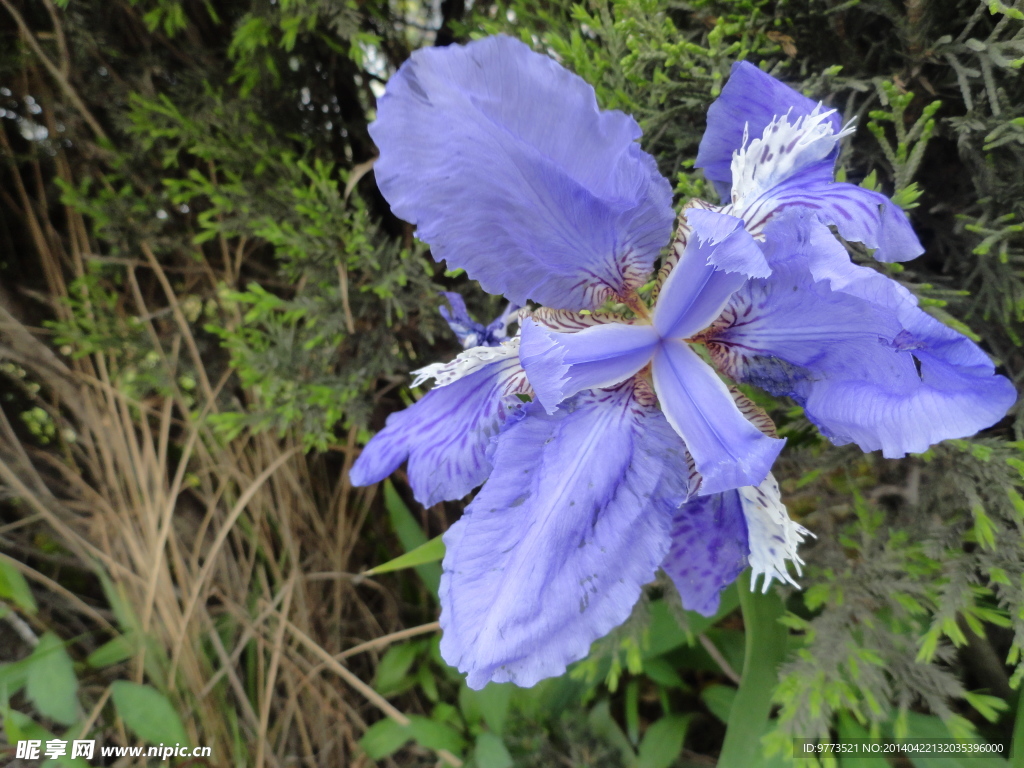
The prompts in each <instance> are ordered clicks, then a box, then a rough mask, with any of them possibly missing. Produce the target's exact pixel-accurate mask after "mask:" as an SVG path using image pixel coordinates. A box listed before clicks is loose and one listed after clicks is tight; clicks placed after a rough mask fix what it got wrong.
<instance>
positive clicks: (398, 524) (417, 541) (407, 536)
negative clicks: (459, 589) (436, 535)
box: [384, 480, 441, 596]
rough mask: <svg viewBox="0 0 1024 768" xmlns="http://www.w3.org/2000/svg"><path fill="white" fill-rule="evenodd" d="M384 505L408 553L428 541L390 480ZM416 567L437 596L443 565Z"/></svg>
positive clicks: (425, 564)
mask: <svg viewBox="0 0 1024 768" xmlns="http://www.w3.org/2000/svg"><path fill="white" fill-rule="evenodd" d="M384 506H385V507H386V508H387V510H388V516H389V517H390V518H391V527H392V528H394V530H395V535H396V536H398V541H399V542H400V543H401V544H402V549H404V550H405V551H406V553H410V552H412V551H414V550H416V549H418V548H419V547H421V546H423V545H424V544H426V543H427V536H426V534H425V533H423V529H422V528H420V524H419V523H418V522H417V521H416V518H415V517H413V516H412V513H411V512H410V511H409V508H408V507H407V506H406V505H405V502H404V501H402V497H401V496H399V495H398V491H396V490H395V486H394V485H393V484H392V483H391V481H390V480H385V481H384ZM414 567H415V568H416V573H417V574H419V577H420V579H422V580H423V583H424V585H425V586H426V587H427V589H428V590H429V591H430V594H432V595H435V596H436V595H437V592H438V590H439V589H440V588H441V566H440V565H438V564H437V563H430V562H427V563H424V564H422V565H417V566H414Z"/></svg>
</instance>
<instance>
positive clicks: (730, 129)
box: [696, 61, 841, 201]
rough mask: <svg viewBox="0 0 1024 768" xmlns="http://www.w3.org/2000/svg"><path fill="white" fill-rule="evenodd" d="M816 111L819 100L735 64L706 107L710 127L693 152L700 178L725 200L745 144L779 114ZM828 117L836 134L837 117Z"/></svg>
mask: <svg viewBox="0 0 1024 768" xmlns="http://www.w3.org/2000/svg"><path fill="white" fill-rule="evenodd" d="M819 109H820V107H819V104H818V102H816V101H814V100H812V99H809V98H807V97H806V96H802V95H801V94H799V93H797V92H796V91H794V90H793V89H792V88H790V87H789V86H788V85H784V84H783V83H781V82H779V81H778V80H776V79H775V78H774V77H772V76H771V75H768V74H766V73H764V72H762V71H761V70H760V69H758V68H757V67H755V66H754V65H753V64H750V63H749V62H746V61H738V62H736V63H735V64H733V65H732V73H731V75H730V77H729V82H727V83H726V84H725V87H724V88H723V89H722V93H721V95H720V96H719V97H718V98H717V99H716V100H715V102H714V103H713V104H712V105H711V107H710V108H709V109H708V127H707V130H706V131H705V132H704V137H703V138H702V139H701V142H700V148H699V149H698V150H697V161H696V166H697V167H698V168H703V169H704V175H705V176H706V177H707V178H708V179H710V180H711V181H712V182H713V183H714V185H715V189H716V190H717V191H718V194H719V196H720V197H721V198H722V200H723V201H726V200H728V199H729V195H730V190H731V187H732V183H733V179H732V156H733V153H734V152H736V151H737V150H739V149H741V148H742V147H743V144H744V141H745V140H747V139H753V138H757V137H759V136H761V134H762V133H763V132H764V129H765V128H766V127H767V126H768V124H769V123H771V122H772V120H773V119H774V118H775V117H777V116H778V115H785V114H787V113H788V114H789V116H790V117H791V118H792V119H796V118H800V117H803V116H805V115H810V114H813V113H814V112H815V110H819ZM827 119H828V121H829V123H830V124H831V125H832V127H833V129H834V132H835V133H838V132H839V128H840V125H841V123H840V118H839V115H838V114H833V115H830V116H829V117H828V118H827ZM837 154H838V148H837V149H835V150H833V152H832V154H831V158H832V163H833V164H834V163H835V157H836V156H837Z"/></svg>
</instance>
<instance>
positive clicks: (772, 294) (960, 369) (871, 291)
mask: <svg viewBox="0 0 1024 768" xmlns="http://www.w3.org/2000/svg"><path fill="white" fill-rule="evenodd" d="M817 226H818V227H821V225H820V224H819V225H817ZM821 229H822V230H823V229H824V227H821ZM824 232H825V233H827V230H824ZM820 236H821V238H822V239H823V238H824V237H825V234H820ZM814 241H815V238H814V237H811V238H807V237H799V238H798V237H794V238H793V246H792V247H793V249H794V252H795V253H796V254H797V256H796V257H794V258H791V259H790V260H789V261H786V262H781V263H780V262H779V261H773V266H774V270H775V271H774V272H773V274H772V276H771V277H770V278H768V279H766V280H752V281H750V283H748V284H747V285H746V286H744V287H743V288H741V289H740V290H739V291H737V292H736V293H735V294H734V295H733V299H732V300H731V302H730V304H729V307H728V308H727V309H726V311H725V313H723V316H722V318H721V319H720V320H719V321H718V322H717V323H716V324H715V328H714V329H713V330H712V331H711V332H710V333H709V334H708V336H707V342H708V349H709V350H710V351H711V354H712V356H713V357H714V359H715V362H716V364H717V365H718V366H719V368H720V370H722V371H724V372H725V373H727V374H728V375H729V376H731V377H732V378H734V379H736V380H737V381H742V382H746V383H751V384H755V385H757V386H759V387H762V388H763V389H766V390H768V391H769V392H771V393H772V394H775V395H788V396H790V397H792V398H794V399H795V400H796V401H797V402H799V403H800V404H802V405H803V406H804V409H805V411H806V413H807V416H808V418H810V419H811V420H812V421H813V422H814V423H815V424H817V425H818V427H819V428H820V429H821V431H822V432H823V433H824V434H825V435H826V436H827V437H829V438H830V439H831V440H832V441H833V442H835V443H836V444H839V445H842V444H845V443H850V442H855V443H857V445H859V446H860V447H861V448H862V449H864V450H865V451H871V450H877V449H881V450H882V454H883V455H884V456H886V457H887V458H899V457H901V456H903V455H905V454H906V453H919V452H921V451H924V450H926V449H927V448H928V447H929V446H930V445H933V444H934V443H937V442H939V441H941V440H945V439H948V438H956V437H967V436H970V435H973V434H975V433H976V432H977V431H978V430H980V429H983V428H985V427H988V426H991V425H992V424H993V423H995V422H996V421H998V420H999V419H1000V418H1002V416H1003V415H1004V414H1005V413H1006V411H1007V409H1008V408H1009V407H1010V406H1011V405H1012V404H1013V402H1014V401H1015V399H1016V392H1015V390H1014V388H1013V385H1012V384H1011V383H1010V382H1009V381H1008V380H1007V379H1005V378H1004V377H1002V376H997V375H995V371H994V367H993V365H992V363H991V361H990V360H989V359H988V357H987V356H986V355H985V354H984V352H982V351H981V349H979V348H978V347H977V346H976V345H975V344H974V343H973V342H971V341H970V340H969V339H967V338H966V337H964V336H963V335H961V334H959V333H957V332H956V331H954V330H952V329H950V328H947V327H946V326H944V325H942V324H941V323H939V322H938V321H937V320H935V319H934V318H931V317H929V316H928V315H926V314H925V313H924V312H923V311H921V310H920V309H919V308H918V307H917V306H916V300H915V299H914V297H913V296H912V295H911V294H910V293H909V291H907V290H906V289H905V288H903V287H902V286H899V285H898V284H897V283H895V282H893V281H891V280H889V279H888V278H886V277H885V276H884V275H880V274H879V273H877V272H874V271H873V270H870V269H867V268H865V267H857V266H855V265H853V264H850V263H849V261H848V259H847V260H846V262H845V263H840V261H839V259H838V257H836V260H835V263H834V268H833V269H831V270H830V269H829V268H828V267H827V261H826V260H824V259H822V258H821V253H822V251H821V250H817V251H816V253H817V256H816V257H815V258H816V259H817V261H812V260H811V259H810V258H808V259H807V261H809V262H810V265H811V266H808V265H806V264H804V263H802V262H803V261H804V259H802V258H801V257H800V256H799V254H800V249H803V248H812V247H813V243H814ZM844 256H845V254H844ZM812 268H816V271H817V272H818V273H819V274H821V275H823V276H825V279H822V280H820V281H819V280H815V279H814V276H813V275H812ZM829 277H831V278H832V279H831V280H830V279H828V278H829ZM835 286H839V288H838V289H837V288H836V287H835Z"/></svg>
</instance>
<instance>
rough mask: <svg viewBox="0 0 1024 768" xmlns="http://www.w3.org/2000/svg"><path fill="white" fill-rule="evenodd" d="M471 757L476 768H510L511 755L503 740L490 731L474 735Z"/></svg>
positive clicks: (511, 763) (511, 764)
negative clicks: (473, 747) (474, 744)
mask: <svg viewBox="0 0 1024 768" xmlns="http://www.w3.org/2000/svg"><path fill="white" fill-rule="evenodd" d="M473 758H474V760H475V762H476V766H477V768H512V766H513V762H512V755H510V754H509V753H508V749H506V747H505V742H503V741H502V740H501V738H499V737H498V736H496V735H495V734H493V733H491V732H490V731H483V732H481V733H480V735H479V736H477V737H476V748H475V749H474V750H473Z"/></svg>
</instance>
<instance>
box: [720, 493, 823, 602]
mask: <svg viewBox="0 0 1024 768" xmlns="http://www.w3.org/2000/svg"><path fill="white" fill-rule="evenodd" d="M737 491H738V493H739V495H740V505H741V506H742V508H743V517H744V518H745V519H746V521H747V541H748V542H749V547H750V555H749V557H748V561H749V563H750V589H751V591H754V590H755V589H756V585H757V579H758V577H759V576H762V575H763V576H764V583H762V585H761V591H762V592H767V591H768V587H769V586H771V583H772V581H773V580H774V579H778V580H779V581H781V582H784V583H787V584H792V585H793V586H794V587H799V586H800V585H799V584H797V582H796V580H795V579H794V578H793V577H792V576H791V575H790V573H789V569H788V567H787V565H786V561H787V560H790V561H792V562H793V566H794V567H795V569H796V575H797V576H800V575H802V574H803V570H802V567H803V564H804V561H803V560H802V559H801V558H800V555H799V554H797V548H798V547H799V545H800V544H801V543H802V542H803V540H804V539H805V538H806V537H808V536H812V537H813V536H814V534H813V533H811V532H810V531H809V530H807V529H806V528H804V527H803V526H802V525H800V524H799V523H797V522H794V521H793V520H791V519H790V517H789V513H788V512H786V505H785V504H783V503H782V496H781V494H780V493H779V484H778V482H776V480H775V478H774V477H773V476H772V475H771V474H769V475H768V477H766V478H765V479H764V482H762V483H761V485H759V486H753V485H748V486H745V487H743V488H739V489H737Z"/></svg>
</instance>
